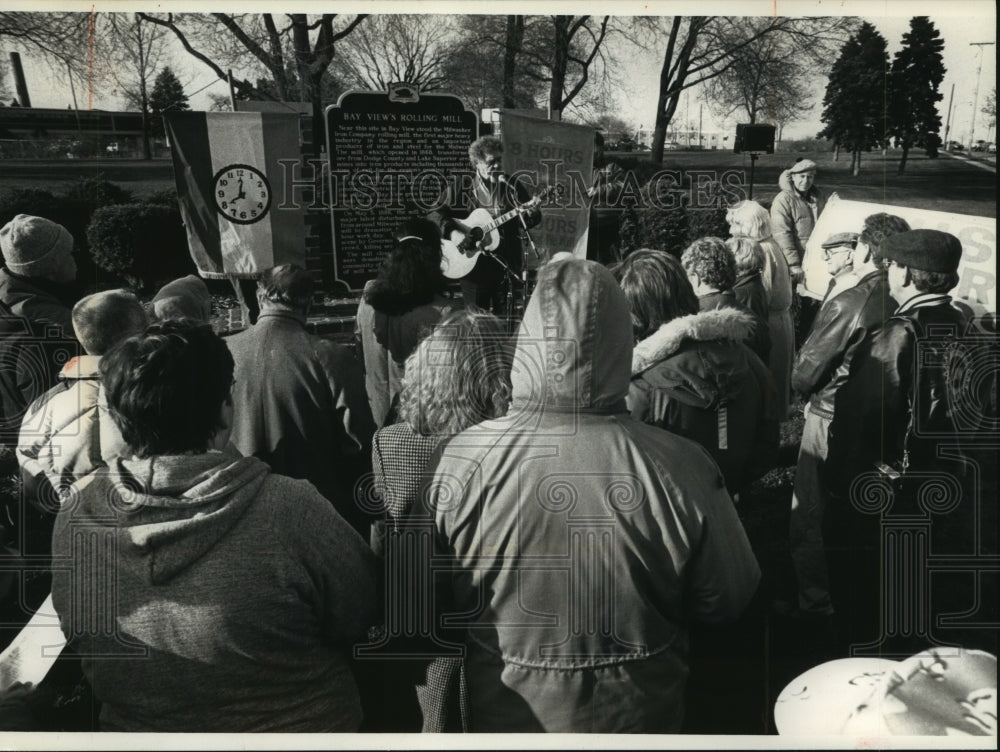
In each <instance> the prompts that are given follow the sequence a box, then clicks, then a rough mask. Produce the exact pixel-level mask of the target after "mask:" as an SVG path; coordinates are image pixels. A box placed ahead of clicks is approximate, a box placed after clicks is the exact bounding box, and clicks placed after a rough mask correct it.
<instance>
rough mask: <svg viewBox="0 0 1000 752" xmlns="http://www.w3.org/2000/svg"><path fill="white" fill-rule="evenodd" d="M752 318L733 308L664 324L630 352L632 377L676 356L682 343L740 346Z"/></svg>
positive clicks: (699, 314) (694, 315)
mask: <svg viewBox="0 0 1000 752" xmlns="http://www.w3.org/2000/svg"><path fill="white" fill-rule="evenodd" d="M753 327H754V320H753V316H751V315H750V314H749V313H746V312H744V311H740V310H737V309H735V308H717V309H715V310H712V311H701V312H700V313H693V314H691V315H689V316H680V317H679V318H676V319H674V320H673V321H668V322H667V323H666V324H663V325H662V326H661V327H660V328H659V329H657V330H656V331H655V332H653V334H651V335H649V336H648V337H646V339H644V340H642V342H640V343H639V344H637V345H636V346H635V348H634V349H633V350H632V375H633V376H635V375H636V374H637V373H641V372H642V371H645V370H646V369H647V368H649V367H650V366H652V365H655V364H656V363H659V362H660V361H661V360H663V359H664V358H666V357H668V356H670V355H672V354H673V353H675V352H677V350H678V349H679V348H680V346H681V345H682V344H683V343H684V341H685V340H689V339H693V340H696V341H698V342H711V341H713V340H720V339H725V340H733V341H734V342H742V341H743V340H745V339H746V338H747V337H749V336H750V335H751V334H752V333H753Z"/></svg>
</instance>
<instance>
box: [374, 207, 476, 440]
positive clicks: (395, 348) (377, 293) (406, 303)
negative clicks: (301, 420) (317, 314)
mask: <svg viewBox="0 0 1000 752" xmlns="http://www.w3.org/2000/svg"><path fill="white" fill-rule="evenodd" d="M395 238H396V245H395V247H394V248H393V249H392V251H391V252H390V253H389V255H388V256H387V257H386V258H385V260H384V261H383V262H382V266H381V267H380V268H379V272H378V276H377V277H376V278H375V279H373V280H371V281H369V282H368V283H367V284H365V287H364V291H363V292H362V294H361V302H360V303H359V304H358V314H357V318H356V324H355V327H356V329H355V332H356V334H357V336H358V339H360V341H361V349H362V352H363V354H364V362H365V389H366V391H367V392H368V403H369V405H370V406H371V411H372V417H374V419H375V425H376V427H377V428H381V427H382V426H386V425H390V424H392V423H395V422H396V405H397V403H398V400H399V392H400V389H401V388H402V379H403V372H404V370H405V363H406V359H407V358H408V357H409V356H410V353H412V352H413V351H414V350H415V349H416V347H417V344H418V343H419V342H420V340H421V339H423V338H424V337H425V336H426V335H427V333H428V332H430V330H431V329H432V328H433V327H434V325H435V324H436V323H437V322H438V321H440V320H441V318H442V317H443V316H444V315H445V314H447V313H448V312H449V311H452V310H454V309H456V308H461V307H462V305H463V304H462V301H461V300H458V299H452V298H451V297H450V296H449V295H448V293H447V292H446V288H447V279H445V276H444V274H442V273H441V234H440V232H439V231H438V229H437V227H436V226H435V225H434V223H433V222H431V221H430V220H427V219H411V220H408V221H406V222H404V223H403V224H402V225H401V226H400V227H399V229H397V230H396V234H395Z"/></svg>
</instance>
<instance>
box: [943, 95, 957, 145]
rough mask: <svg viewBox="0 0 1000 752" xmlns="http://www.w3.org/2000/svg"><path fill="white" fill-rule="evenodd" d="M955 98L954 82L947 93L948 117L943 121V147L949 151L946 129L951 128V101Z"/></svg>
mask: <svg viewBox="0 0 1000 752" xmlns="http://www.w3.org/2000/svg"><path fill="white" fill-rule="evenodd" d="M954 98H955V84H952V85H951V93H950V94H949V95H948V117H947V118H945V121H944V149H945V151H951V149H949V148H948V131H950V130H951V101H952V100H953V99H954Z"/></svg>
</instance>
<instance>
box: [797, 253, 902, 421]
mask: <svg viewBox="0 0 1000 752" xmlns="http://www.w3.org/2000/svg"><path fill="white" fill-rule="evenodd" d="M894 310H896V301H895V300H894V299H893V297H892V296H891V295H890V294H889V286H888V283H887V282H886V278H885V272H884V271H881V270H875V271H873V272H869V273H868V274H866V275H865V276H864V277H862V279H861V280H860V281H859V282H858V284H857V285H855V286H854V287H852V288H850V289H848V290H844V291H843V292H842V293H840V294H838V295H837V296H836V297H835V298H827V300H826V302H824V303H823V306H822V307H821V308H820V309H819V312H818V313H817V314H816V318H815V320H814V321H813V325H812V329H811V330H810V331H809V337H808V338H807V339H806V341H805V342H804V343H803V345H802V348H801V349H800V350H799V355H798V358H796V360H795V367H794V368H793V369H792V389H794V390H795V391H796V392H798V393H799V394H801V395H802V396H803V397H807V398H809V409H810V410H812V411H814V412H816V413H817V414H818V415H822V416H823V417H826V418H832V417H833V414H834V398H835V396H836V394H837V390H838V389H840V388H841V387H842V386H843V385H844V383H845V382H846V381H847V378H848V376H849V374H850V371H851V361H852V360H853V359H854V357H855V352H856V351H857V349H858V346H859V345H860V344H861V343H862V342H863V341H864V340H865V338H866V337H867V336H869V335H870V334H872V333H873V332H874V331H875V330H876V329H879V328H881V327H882V326H883V325H884V324H885V322H886V320H887V319H888V318H889V316H890V314H891V313H892V312H893V311H894Z"/></svg>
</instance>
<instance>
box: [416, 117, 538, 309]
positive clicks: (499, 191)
mask: <svg viewBox="0 0 1000 752" xmlns="http://www.w3.org/2000/svg"><path fill="white" fill-rule="evenodd" d="M469 160H470V161H471V162H472V166H473V167H474V168H475V176H474V178H473V185H472V202H471V208H482V209H486V210H487V211H488V212H489V213H490V215H492V216H493V217H498V216H500V215H502V214H505V213H507V212H509V211H511V210H512V209H514V208H515V207H518V206H520V205H522V204H525V203H528V202H529V201H530V199H531V194H530V192H529V191H528V189H527V188H526V187H525V186H524V184H523V183H521V182H519V181H515V182H510V181H508V179H507V176H506V175H505V174H504V172H503V169H502V168H501V164H502V161H503V145H502V144H501V142H500V139H499V138H497V137H496V136H482V137H480V138H478V139H476V140H475V141H473V142H472V144H471V145H470V146H469ZM446 198H447V200H446V201H445V202H443V204H442V207H441V208H440V209H439V210H438V211H436V212H433V213H432V214H430V215H429V216H428V218H429V219H431V220H432V221H433V222H435V224H437V225H438V227H439V228H440V230H441V236H442V237H443V238H448V237H449V236H450V235H451V233H452V231H454V230H456V229H460V228H459V225H458V224H457V223H456V219H459V217H456V216H455V215H454V214H453V212H452V208H451V207H452V206H454V205H455V204H456V200H455V199H456V198H457V197H455V196H452V195H448V196H447V197H446ZM521 216H522V218H523V221H524V225H523V226H524V227H525V228H531V227H535V226H536V225H537V224H538V223H539V222H541V221H542V212H541V209H539V207H538V205H537V203H536V204H535V205H534V206H532V207H531V208H530V209H528V210H526V211H524V212H523V213H522V215H521ZM521 228H522V223H521V220H520V219H518V218H516V217H515V218H514V219H512V220H511V221H508V222H505V223H504V224H502V225H501V226H500V227H499V228H497V229H496V230H495V232H497V233H499V235H500V244H499V246H498V247H497V248H496V249H494V250H493V251H492V252H491V253H480V254H479V255H478V258H476V262H475V266H474V267H473V268H472V270H471V271H470V272H469V273H468V274H466V275H465V276H464V277H462V279H461V286H462V297H463V298H464V299H465V303H466V305H476V306H479V307H480V308H483V309H485V310H487V311H493V312H494V313H496V314H498V315H504V313H505V302H506V293H507V285H508V284H511V283H512V280H511V279H510V275H508V273H507V270H505V269H504V265H507V267H509V270H510V272H512V273H513V275H514V276H517V277H520V274H521V270H522V268H523V266H524V254H523V250H522V245H521ZM463 250H464V251H466V252H469V253H474V252H476V251H477V250H478V248H477V247H476V244H475V239H474V238H470V239H467V240H466V241H465V243H464V244H463ZM501 262H502V263H501ZM446 274H447V272H446ZM449 276H451V275H449ZM505 278H506V279H507V282H506V284H505Z"/></svg>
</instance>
